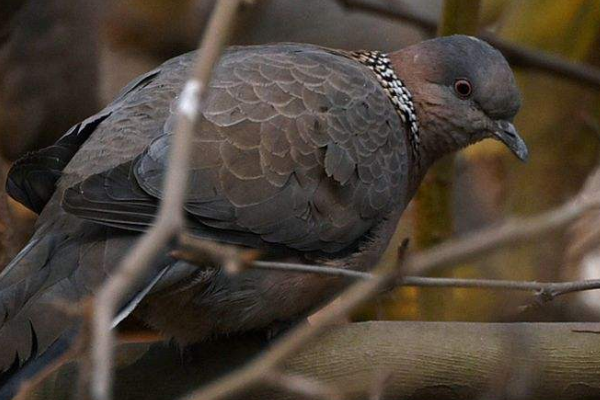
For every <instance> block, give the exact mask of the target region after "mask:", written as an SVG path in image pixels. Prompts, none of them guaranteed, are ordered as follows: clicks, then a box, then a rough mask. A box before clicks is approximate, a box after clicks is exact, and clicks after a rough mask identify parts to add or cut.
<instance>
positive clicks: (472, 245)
mask: <svg viewBox="0 0 600 400" xmlns="http://www.w3.org/2000/svg"><path fill="white" fill-rule="evenodd" d="M598 207H600V199H596V198H593V197H592V198H589V197H585V196H578V197H576V198H574V199H573V200H571V201H569V202H567V203H566V204H564V205H562V206H561V207H558V208H556V209H554V210H551V211H548V212H546V213H543V214H541V215H537V216H534V217H530V218H522V219H515V220H511V221H508V222H506V223H504V224H503V225H500V226H495V227H490V228H487V229H484V230H482V231H480V232H476V233H474V234H471V235H468V236H466V237H464V238H459V239H454V240H450V241H448V242H446V243H443V244H441V245H438V246H436V247H434V248H432V249H430V250H428V251H424V252H421V253H417V254H415V255H412V256H410V257H409V258H408V260H407V262H406V269H407V270H408V271H409V272H410V273H411V274H418V275H426V274H429V273H431V272H434V271H438V270H439V269H440V268H442V267H445V266H450V265H454V264H457V263H460V262H464V261H467V260H469V259H472V258H475V257H480V256H482V255H485V254H488V253H490V252H493V251H497V250H499V249H501V248H502V247H507V246H511V245H520V244H523V243H526V242H527V241H528V240H533V239H535V238H537V237H539V236H541V235H543V234H546V233H548V232H552V231H554V230H557V229H560V228H562V227H564V226H566V225H568V224H569V223H571V222H572V221H574V220H576V219H577V218H579V217H580V216H581V215H582V214H583V213H585V212H587V211H589V210H591V209H593V208H598ZM185 241H186V242H185V243H186V244H185V245H186V246H187V250H186V252H188V253H189V254H195V253H199V255H198V257H196V258H194V257H188V258H187V259H186V258H184V259H186V260H187V261H191V262H195V263H196V264H198V265H200V266H203V267H206V264H205V263H203V261H205V259H206V252H207V251H209V252H211V253H212V255H210V257H212V259H216V260H222V261H225V260H224V259H223V257H226V256H227V257H231V258H232V259H233V260H234V261H228V262H234V263H244V265H247V266H251V267H252V268H256V269H264V270H272V271H281V272H299V273H314V274H321V275H329V276H338V277H345V278H351V279H365V280H369V279H373V278H375V275H373V274H371V273H368V272H361V271H354V270H350V269H344V268H335V267H328V266H324V265H309V264H295V263H282V262H275V261H260V260H257V261H252V258H251V257H255V256H256V255H257V253H251V257H250V256H247V255H244V254H245V253H244V252H243V251H242V250H239V249H236V248H233V247H231V246H224V245H219V244H215V243H211V242H206V241H203V240H199V239H196V238H186V239H185ZM196 246H197V248H196ZM181 253H182V252H175V253H174V255H175V256H177V255H179V254H181ZM215 254H216V255H215ZM235 260H237V261H235ZM219 265H220V264H218V263H215V264H213V266H214V267H218V266H219ZM393 284H394V286H413V287H446V288H476V289H497V290H516V291H534V292H537V297H538V299H539V300H540V301H543V302H546V301H550V300H552V299H554V298H556V297H558V296H561V295H564V294H567V293H572V292H580V291H586V290H594V289H600V280H586V281H573V282H524V281H509V280H489V279H454V278H429V277H420V276H405V277H403V278H401V279H398V280H396V281H395V282H393Z"/></svg>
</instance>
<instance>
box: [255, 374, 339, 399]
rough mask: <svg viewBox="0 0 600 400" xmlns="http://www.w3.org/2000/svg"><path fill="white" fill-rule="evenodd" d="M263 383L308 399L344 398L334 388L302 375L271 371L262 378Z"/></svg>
mask: <svg viewBox="0 0 600 400" xmlns="http://www.w3.org/2000/svg"><path fill="white" fill-rule="evenodd" d="M263 381H264V382H265V383H267V384H269V385H271V386H273V387H275V388H279V389H283V390H285V391H287V392H290V393H297V394H299V395H301V396H302V397H304V398H308V399H322V400H342V399H343V398H344V396H342V394H341V393H340V391H339V390H336V389H335V388H334V387H332V386H329V385H326V384H324V383H322V382H319V381H316V380H314V379H311V378H307V377H305V376H302V375H292V374H288V373H285V372H280V371H271V372H269V373H268V374H266V375H265V376H264V378H263Z"/></svg>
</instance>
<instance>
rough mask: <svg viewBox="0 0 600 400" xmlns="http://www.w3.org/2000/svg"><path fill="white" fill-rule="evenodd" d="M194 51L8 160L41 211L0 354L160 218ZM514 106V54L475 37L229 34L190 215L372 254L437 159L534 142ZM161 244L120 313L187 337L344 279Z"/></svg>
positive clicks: (18, 356) (199, 130)
mask: <svg viewBox="0 0 600 400" xmlns="http://www.w3.org/2000/svg"><path fill="white" fill-rule="evenodd" d="M193 59H194V53H190V54H185V55H182V56H180V57H177V58H174V59H172V60H170V61H167V62H166V63H164V64H163V65H162V66H160V67H159V68H157V69H155V70H154V71H151V72H149V73H147V74H145V75H143V76H141V77H139V78H138V79H137V80H135V81H134V82H132V83H131V84H129V85H128V86H127V87H126V88H124V89H123V91H122V92H121V93H120V95H119V96H118V97H117V98H116V100H115V101H114V102H113V103H112V104H110V105H109V106H108V107H107V108H105V109H104V110H103V111H101V112H100V113H98V114H96V115H94V116H92V117H90V118H88V119H87V120H85V121H83V122H81V123H80V124H78V125H76V126H74V127H73V128H72V129H71V130H70V131H68V132H67V133H66V134H65V135H64V136H63V137H62V138H61V139H60V140H59V141H58V142H57V143H56V144H55V145H53V146H51V147H48V148H46V149H44V150H41V151H38V152H36V153H32V154H29V155H28V156H26V157H24V158H22V159H21V160H20V161H18V162H17V163H16V164H15V165H14V166H13V168H12V170H11V172H10V175H9V179H8V182H7V189H8V192H9V193H10V195H11V196H12V197H13V198H15V199H16V200H18V201H20V202H21V203H23V204H24V205H25V206H27V207H29V208H31V209H32V210H35V211H37V212H41V214H40V217H39V222H38V225H37V231H36V233H35V235H34V237H33V238H32V240H31V242H30V243H29V244H28V245H27V246H26V247H25V248H24V249H23V250H22V251H21V253H20V254H19V255H18V256H17V257H16V258H15V259H14V260H13V261H12V263H11V264H9V266H8V267H7V268H6V270H5V271H4V272H3V273H2V274H1V276H0V343H1V345H0V371H6V370H9V369H10V370H11V371H12V370H15V369H18V368H19V366H20V365H22V364H23V363H25V362H26V361H27V360H30V359H33V358H36V357H40V356H41V355H43V354H44V352H50V350H52V349H53V346H56V345H57V343H62V341H64V340H65V338H66V337H68V336H69V335H72V333H73V331H74V329H76V328H77V326H78V320H77V318H75V317H74V316H72V315H68V314H67V313H64V312H63V311H61V310H60V309H59V308H58V307H56V306H53V303H56V302H57V301H63V302H68V303H74V302H76V301H79V300H81V299H82V298H84V297H85V296H89V295H92V294H93V293H94V292H95V291H96V289H97V288H98V286H99V285H100V284H101V283H102V282H103V281H104V280H105V279H106V277H107V276H109V275H110V274H111V272H112V271H113V270H114V268H115V266H117V265H118V263H119V260H121V259H122V258H123V255H124V254H125V253H126V252H127V250H128V249H130V248H131V246H132V244H133V243H134V242H135V241H136V239H137V238H139V235H140V234H141V232H143V231H144V230H146V229H147V228H148V226H149V225H150V224H152V220H153V218H154V215H155V213H156V210H157V204H158V201H159V199H161V198H164V196H165V193H163V191H162V182H163V178H164V174H165V168H166V163H167V154H168V153H169V150H170V149H169V147H170V144H171V138H172V134H173V129H174V120H175V115H174V113H173V110H174V109H175V107H174V104H176V102H177V96H178V93H179V92H180V91H181V89H182V86H183V84H184V82H185V79H186V77H187V76H188V74H189V72H190V67H191V64H192V61H193ZM519 106H520V96H519V92H518V89H517V87H516V84H515V81H514V77H513V74H512V72H511V69H510V67H509V66H508V64H507V62H506V61H505V59H504V58H503V57H502V55H501V54H500V53H499V52H498V51H496V50H495V49H493V48H492V47H491V46H489V45H488V44H486V43H484V42H483V41H480V40H478V39H475V38H472V37H466V36H452V37H446V38H439V39H434V40H429V41H425V42H422V43H419V44H417V45H414V46H412V47H408V48H405V49H403V50H400V51H397V52H394V53H390V54H384V53H381V52H377V51H357V52H345V51H338V50H331V49H327V48H322V47H317V46H313V45H306V44H290V43H287V44H274V45H265V46H252V47H235V48H230V49H229V50H227V51H226V52H225V54H224V55H223V56H222V58H221V60H220V62H219V63H218V65H217V66H216V68H215V70H214V76H213V79H212V82H211V83H210V87H209V89H208V93H207V97H206V100H205V102H204V103H203V107H202V109H201V117H200V121H199V123H198V124H197V126H196V130H195V137H194V139H193V141H192V142H191V143H190V144H189V145H190V146H192V148H193V154H194V155H193V161H192V165H191V166H190V169H189V180H190V186H189V191H188V193H187V200H186V202H185V212H186V216H187V226H188V229H189V231H190V232H191V233H193V234H194V235H197V236H199V237H201V238H205V239H211V240H216V241H219V242H223V243H229V244H235V245H240V246H245V247H249V248H258V249H261V250H263V254H266V255H268V256H269V257H272V258H276V259H278V260H285V261H293V262H299V263H306V262H327V263H329V264H332V265H335V266H339V267H344V268H351V269H355V270H367V269H369V268H371V267H372V266H374V265H375V264H376V262H377V260H378V259H379V257H380V255H381V254H382V252H383V250H384V249H385V248H386V246H387V244H388V242H389V240H390V237H391V235H392V233H393V231H394V228H395V226H396V224H397V222H398V219H399V217H400V215H401V213H402V211H403V210H404V208H405V207H406V205H407V203H408V202H409V201H410V199H411V198H412V197H413V195H414V193H415V190H416V188H417V186H418V184H419V182H420V181H421V179H422V177H423V175H424V174H425V172H426V170H427V168H428V167H429V166H430V165H431V164H432V163H433V162H434V161H435V160H436V159H438V158H440V157H441V156H443V155H445V154H448V153H451V152H454V151H456V150H459V149H461V148H463V147H465V146H467V145H469V144H471V143H475V142H477V141H479V140H482V139H484V138H494V139H497V140H500V141H501V142H503V143H504V144H506V145H507V146H508V147H509V149H510V150H512V152H513V153H515V154H516V155H517V157H519V158H520V159H522V160H524V159H526V157H527V148H526V146H525V144H524V142H523V141H522V139H521V138H520V137H519V135H518V134H517V132H516V130H515V128H514V126H513V125H512V123H511V121H512V120H513V117H514V116H515V114H516V113H517V111H518V109H519ZM168 254H169V253H168V251H167V249H165V252H164V255H163V256H162V258H160V259H159V260H157V261H156V262H155V263H154V264H153V265H152V268H153V273H152V275H151V276H149V277H148V279H147V281H146V282H145V283H144V285H142V286H140V287H135V288H131V292H130V296H129V300H128V302H126V303H124V304H121V305H120V306H121V310H122V312H121V313H120V315H119V320H120V319H121V318H123V317H124V316H125V315H126V314H133V315H134V316H135V317H137V318H138V319H141V320H142V321H145V323H147V324H149V325H150V326H152V327H153V328H155V329H157V330H159V331H161V332H163V333H164V334H166V335H167V336H170V337H174V338H175V339H176V340H177V341H178V342H180V343H190V342H197V341H201V340H203V339H205V338H207V337H209V336H215V335H221V334H229V333H235V332H244V331H250V330H260V329H266V328H269V327H271V326H273V325H274V324H277V323H284V322H288V321H293V320H295V319H297V318H299V316H302V315H306V314H307V312H309V311H310V310H311V309H314V308H315V307H316V306H317V305H319V304H322V303H323V301H325V300H327V299H329V298H330V297H331V296H332V295H333V294H335V292H336V290H338V289H339V288H340V285H341V282H340V281H339V280H338V279H337V278H325V277H323V276H318V275H312V274H300V273H282V272H266V271H258V270H248V271H245V272H243V273H241V274H239V275H235V276H229V275H227V274H226V273H225V272H223V271H222V270H219V269H198V268H196V267H193V266H190V265H189V264H186V263H185V262H183V261H177V260H174V259H172V258H170V257H169V255H168ZM116 322H118V321H116ZM49 349H50V350H49ZM52 351H53V350H52ZM11 366H12V369H11ZM5 375H6V374H5Z"/></svg>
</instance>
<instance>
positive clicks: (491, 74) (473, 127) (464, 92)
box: [389, 35, 528, 164]
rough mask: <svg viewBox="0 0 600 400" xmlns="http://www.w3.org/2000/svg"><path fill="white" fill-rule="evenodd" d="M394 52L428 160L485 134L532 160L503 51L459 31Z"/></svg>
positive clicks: (515, 87)
mask: <svg viewBox="0 0 600 400" xmlns="http://www.w3.org/2000/svg"><path fill="white" fill-rule="evenodd" d="M389 57H390V60H391V62H392V65H393V67H394V69H395V70H396V72H397V74H398V76H399V78H400V79H401V80H402V81H403V82H404V84H405V85H406V87H407V88H408V89H409V91H410V92H411V93H412V96H413V101H414V104H415V109H416V114H417V118H418V122H419V126H420V129H419V131H420V141H421V145H420V146H421V147H422V151H420V154H422V155H423V157H424V158H426V160H423V161H424V162H425V163H427V164H429V163H431V162H433V161H435V159H437V158H439V157H441V156H443V155H444V154H447V153H450V152H452V151H455V150H459V149H461V148H463V147H465V146H468V145H469V144H472V143H475V142H478V141H480V140H482V139H485V138H493V139H496V140H499V141H501V142H502V143H504V144H505V145H506V146H507V147H508V148H509V149H510V150H511V151H512V152H513V153H514V154H515V155H516V156H517V157H518V158H519V159H521V160H523V161H525V160H527V157H528V150H527V146H526V145H525V142H524V141H523V139H521V137H520V136H519V134H518V133H517V131H516V129H515V127H514V125H513V124H512V121H513V119H514V117H515V115H516V114H517V111H518V110H519V108H520V106H521V96H520V94H519V90H518V88H517V86H516V83H515V79H514V75H513V73H512V71H511V69H510V66H509V65H508V63H507V62H506V60H505V59H504V57H503V56H502V54H500V52H499V51H498V50H496V49H494V48H493V47H492V46H490V45H489V44H487V43H485V42H484V41H482V40H479V39H476V38H473V37H470V36H461V35H456V36H448V37H442V38H437V39H432V40H428V41H425V42H421V43H419V44H416V45H414V46H411V47H408V48H405V49H402V50H400V51H397V52H395V53H392V54H390V56H389Z"/></svg>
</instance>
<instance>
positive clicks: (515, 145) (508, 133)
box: [493, 120, 529, 162]
mask: <svg viewBox="0 0 600 400" xmlns="http://www.w3.org/2000/svg"><path fill="white" fill-rule="evenodd" d="M493 138H494V139H497V140H499V141H501V142H502V143H504V144H505V145H506V146H507V147H508V148H509V149H510V150H511V151H512V152H513V153H514V155H515V156H517V157H518V158H519V160H521V161H523V162H526V161H527V159H528V158H529V150H527V145H526V144H525V141H524V140H523V139H522V138H521V136H519V132H517V130H516V129H515V126H514V125H513V124H512V123H510V122H508V121H504V120H500V121H496V122H495V127H494V130H493Z"/></svg>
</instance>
